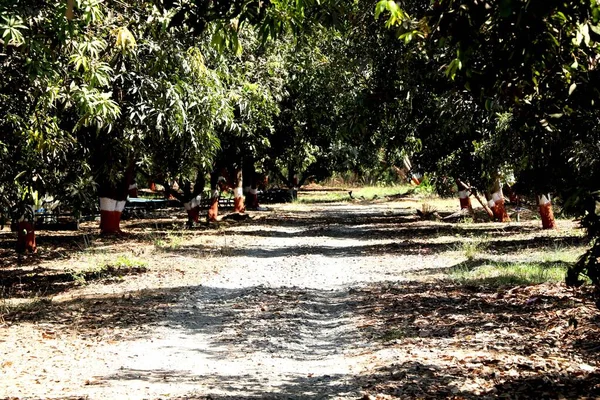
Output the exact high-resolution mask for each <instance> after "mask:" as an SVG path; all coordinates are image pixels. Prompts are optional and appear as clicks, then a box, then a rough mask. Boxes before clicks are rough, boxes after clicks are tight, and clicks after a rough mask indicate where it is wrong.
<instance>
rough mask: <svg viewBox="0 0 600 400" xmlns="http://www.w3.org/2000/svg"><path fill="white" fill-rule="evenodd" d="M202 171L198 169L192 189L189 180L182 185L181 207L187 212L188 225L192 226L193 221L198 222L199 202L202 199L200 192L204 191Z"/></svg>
mask: <svg viewBox="0 0 600 400" xmlns="http://www.w3.org/2000/svg"><path fill="white" fill-rule="evenodd" d="M205 183H206V182H205V180H204V173H203V172H202V171H198V174H197V175H196V182H194V189H193V190H190V185H189V182H188V184H186V185H185V186H184V190H183V199H182V202H183V207H184V208H185V210H186V212H187V214H188V222H187V225H188V226H193V224H194V222H199V218H200V202H201V201H202V192H203V191H204V184H205Z"/></svg>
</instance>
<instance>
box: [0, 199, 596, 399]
mask: <svg viewBox="0 0 600 400" xmlns="http://www.w3.org/2000/svg"><path fill="white" fill-rule="evenodd" d="M454 203H456V204H454ZM418 206H419V205H418V204H414V203H411V202H409V201H392V202H385V201H382V202H378V203H372V202H368V203H367V202H358V203H339V204H325V205H319V206H314V205H301V204H291V205H275V206H271V207H270V210H269V211H261V212H256V213H250V215H251V217H252V218H251V219H248V220H244V221H223V222H222V223H220V224H212V225H210V226H206V225H200V226H198V227H195V228H193V229H190V230H183V226H184V224H185V215H184V213H183V210H181V211H176V212H174V211H168V212H167V211H165V212H162V213H161V212H159V213H158V214H155V215H153V216H152V218H148V219H141V220H132V221H127V222H125V223H123V226H122V228H123V230H124V231H125V232H127V235H125V236H123V237H117V238H110V237H100V236H98V235H97V227H96V226H95V225H94V223H93V222H91V223H88V224H84V225H83V226H82V227H81V230H80V231H78V232H66V231H57V232H40V233H39V234H38V249H39V250H38V254H35V255H28V256H25V257H24V259H22V260H21V262H20V263H17V259H16V256H14V254H13V252H12V250H11V247H12V246H13V245H14V241H13V237H12V235H11V234H10V233H9V232H8V231H6V230H3V231H0V282H1V289H2V290H3V296H2V299H0V382H1V384H0V399H1V398H7V399H25V398H28V399H29V398H36V399H37V398H44V399H59V398H60V399H65V398H72V399H79V398H82V399H255V398H267V399H307V398H311V399H357V398H364V399H392V398H454V399H461V398H473V399H475V398H498V397H502V398H535V399H539V398H596V397H597V396H600V374H599V372H598V371H599V370H598V366H599V365H600V364H598V361H599V360H598V350H600V335H599V334H598V332H599V329H598V328H599V325H600V318H599V314H598V312H597V310H596V308H595V306H594V304H593V301H592V299H591V296H590V293H589V290H586V289H582V290H578V291H574V290H571V289H567V288H565V287H564V285H562V284H542V285H520V286H513V287H491V286H486V285H483V284H482V285H465V284H462V285H459V284H458V283H455V282H452V281H449V280H448V279H447V278H445V271H447V270H448V269H450V268H456V267H457V266H460V265H470V264H469V262H470V261H469V260H467V259H466V258H465V255H464V254H463V252H462V251H461V250H460V249H461V245H462V243H465V242H468V241H472V240H477V238H480V237H485V238H490V237H492V238H493V240H492V241H491V242H490V245H489V247H488V248H487V249H486V250H485V251H482V253H481V254H478V257H480V258H493V259H494V260H500V261H503V262H520V261H527V260H532V259H539V258H540V257H541V256H542V255H543V254H544V253H548V252H552V251H554V252H556V251H559V252H560V251H566V250H572V249H573V248H576V249H581V251H583V249H584V247H582V246H585V242H584V240H583V239H582V235H581V232H579V231H577V230H575V229H574V227H575V226H574V223H573V222H570V221H558V224H559V229H558V230H554V231H542V230H541V229H540V222H539V221H535V220H532V221H526V222H520V223H513V224H510V223H507V224H500V223H497V224H483V223H479V224H472V223H453V224H450V223H444V222H438V221H422V220H421V219H420V218H419V217H418V216H417V215H416V214H415V212H414V211H415V208H416V207H418ZM441 207H442V208H443V207H445V205H442V206H441ZM447 207H448V210H450V209H452V208H454V209H457V208H458V200H455V201H453V202H452V203H448V205H447ZM557 249H558V250H557Z"/></svg>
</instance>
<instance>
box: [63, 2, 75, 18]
mask: <svg viewBox="0 0 600 400" xmlns="http://www.w3.org/2000/svg"><path fill="white" fill-rule="evenodd" d="M74 8H75V0H67V10H66V12H65V17H66V18H67V20H69V21H71V20H73V16H74V12H73V9H74Z"/></svg>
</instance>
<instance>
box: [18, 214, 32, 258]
mask: <svg viewBox="0 0 600 400" xmlns="http://www.w3.org/2000/svg"><path fill="white" fill-rule="evenodd" d="M25 207H29V209H30V211H29V212H24V213H23V215H21V217H20V218H19V221H18V222H17V248H16V250H17V253H19V254H23V253H25V252H31V253H35V252H36V251H37V247H36V245H35V226H34V224H35V222H34V218H33V207H32V206H25Z"/></svg>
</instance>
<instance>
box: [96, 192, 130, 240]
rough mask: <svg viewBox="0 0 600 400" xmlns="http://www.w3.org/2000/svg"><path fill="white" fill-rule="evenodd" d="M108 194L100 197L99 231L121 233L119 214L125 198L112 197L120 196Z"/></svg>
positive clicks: (108, 233)
mask: <svg viewBox="0 0 600 400" xmlns="http://www.w3.org/2000/svg"><path fill="white" fill-rule="evenodd" d="M109 196H110V197H100V232H101V233H102V234H104V235H117V234H121V233H122V232H121V214H122V213H123V209H125V204H126V203H127V200H124V199H115V198H112V197H122V196H118V195H112V196H111V195H109Z"/></svg>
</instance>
